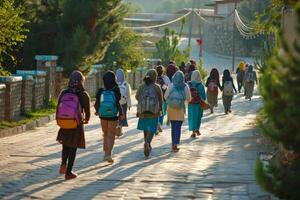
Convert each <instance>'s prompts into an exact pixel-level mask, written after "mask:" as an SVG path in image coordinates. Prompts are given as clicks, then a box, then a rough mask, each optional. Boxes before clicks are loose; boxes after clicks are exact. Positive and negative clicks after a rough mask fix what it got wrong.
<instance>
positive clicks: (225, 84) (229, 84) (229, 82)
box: [222, 69, 237, 114]
mask: <svg viewBox="0 0 300 200" xmlns="http://www.w3.org/2000/svg"><path fill="white" fill-rule="evenodd" d="M222 91H223V94H222V100H223V105H224V110H225V114H228V113H231V101H232V98H233V95H234V93H233V91H234V92H235V93H237V91H236V88H235V86H234V83H233V79H232V77H231V75H230V72H229V70H228V69H225V70H224V72H223V79H222Z"/></svg>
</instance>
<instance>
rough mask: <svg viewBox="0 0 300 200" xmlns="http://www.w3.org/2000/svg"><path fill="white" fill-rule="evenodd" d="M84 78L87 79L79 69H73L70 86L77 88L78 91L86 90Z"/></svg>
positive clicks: (70, 87)
mask: <svg viewBox="0 0 300 200" xmlns="http://www.w3.org/2000/svg"><path fill="white" fill-rule="evenodd" d="M84 80H85V78H84V76H83V74H82V73H81V72H80V71H78V70H76V71H73V72H72V73H71V75H70V78H69V83H68V88H69V89H73V90H76V91H78V90H84V88H83V82H84ZM74 92H75V91H74Z"/></svg>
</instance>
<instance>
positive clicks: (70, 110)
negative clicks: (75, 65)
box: [56, 71, 90, 180]
mask: <svg viewBox="0 0 300 200" xmlns="http://www.w3.org/2000/svg"><path fill="white" fill-rule="evenodd" d="M84 79H85V78H84V76H83V74H82V73H81V72H80V71H73V72H72V74H71V76H70V79H69V83H68V88H67V89H66V90H63V91H62V92H61V94H60V95H59V99H58V104H57V108H56V120H57V124H58V125H59V126H60V127H61V128H60V129H59V131H58V135H57V138H56V140H57V141H58V142H59V143H60V144H62V160H61V166H60V169H59V173H60V174H65V179H66V180H69V179H73V178H76V177H77V175H76V174H75V173H73V172H72V168H73V164H74V161H75V157H76V151H77V148H82V149H84V148H85V138H84V129H83V124H87V123H88V121H89V119H90V97H89V95H88V93H87V92H86V91H85V89H84Z"/></svg>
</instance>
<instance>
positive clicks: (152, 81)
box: [135, 69, 163, 157]
mask: <svg viewBox="0 0 300 200" xmlns="http://www.w3.org/2000/svg"><path fill="white" fill-rule="evenodd" d="M156 79H157V72H156V70H155V69H150V70H149V71H148V72H147V73H146V76H145V78H144V83H143V84H142V85H141V86H140V87H139V88H138V90H137V92H136V96H135V97H136V99H137V101H138V104H137V116H138V118H139V121H138V126H137V129H138V130H142V131H144V141H145V143H144V155H145V156H146V157H148V156H149V155H150V152H151V150H152V147H151V142H152V139H153V136H154V134H155V133H156V132H157V127H158V123H159V122H158V120H159V117H160V116H161V111H162V103H163V95H162V91H161V88H160V86H159V85H158V84H156Z"/></svg>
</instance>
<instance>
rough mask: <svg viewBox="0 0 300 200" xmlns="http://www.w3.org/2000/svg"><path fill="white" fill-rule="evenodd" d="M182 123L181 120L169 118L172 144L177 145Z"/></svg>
mask: <svg viewBox="0 0 300 200" xmlns="http://www.w3.org/2000/svg"><path fill="white" fill-rule="evenodd" d="M182 123H183V121H173V120H171V133H172V145H177V144H179V142H180V135H181V126H182Z"/></svg>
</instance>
